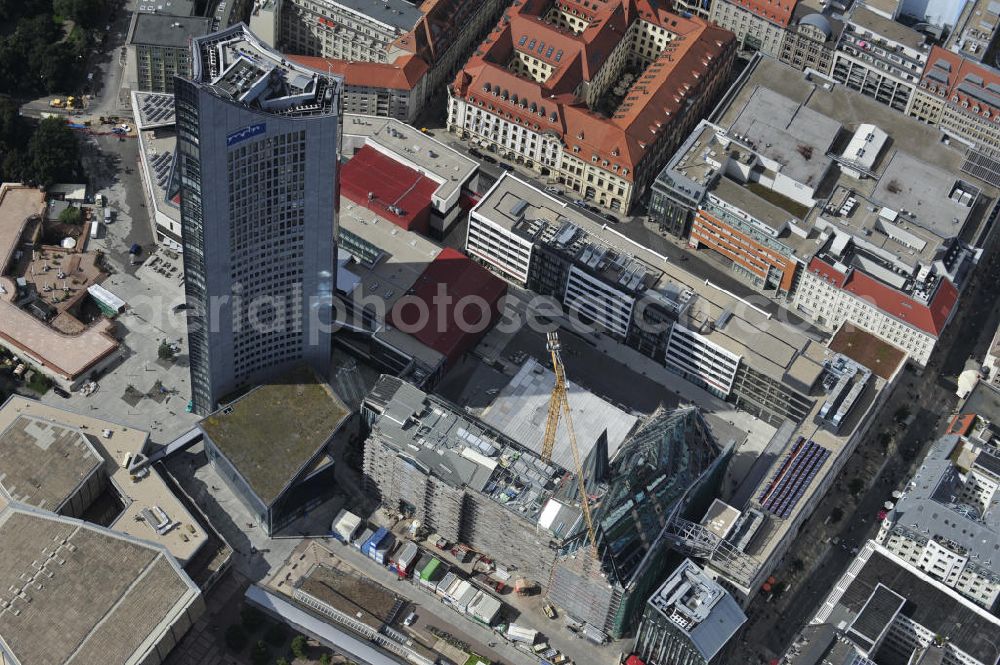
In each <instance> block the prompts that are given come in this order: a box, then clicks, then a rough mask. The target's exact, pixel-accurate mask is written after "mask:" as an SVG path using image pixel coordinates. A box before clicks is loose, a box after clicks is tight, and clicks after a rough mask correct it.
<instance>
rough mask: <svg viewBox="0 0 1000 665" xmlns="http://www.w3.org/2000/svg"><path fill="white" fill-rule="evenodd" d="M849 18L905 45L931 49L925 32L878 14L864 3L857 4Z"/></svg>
mask: <svg viewBox="0 0 1000 665" xmlns="http://www.w3.org/2000/svg"><path fill="white" fill-rule="evenodd" d="M849 20H850V22H851V23H855V24H857V25H860V26H863V27H865V28H867V29H869V30H871V31H872V32H875V33H878V34H880V35H882V36H883V37H885V38H887V39H891V40H892V41H894V42H898V43H900V44H902V45H903V46H909V47H910V48H912V49H916V50H918V51H925V52H926V51H928V50H929V49H930V47H929V46H927V45H926V41H927V38H926V37H924V35H923V33H920V32H917V31H916V30H914V29H913V28H910V27H907V26H905V25H903V24H902V23H900V22H898V21H893V20H891V19H887V18H886V17H884V16H882V15H881V14H876V13H875V12H873V11H872V10H870V9H868V8H867V7H865V6H864V5H862V4H857V5H855V9H854V11H853V12H852V13H851V17H850V19H849Z"/></svg>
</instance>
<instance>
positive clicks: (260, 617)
mask: <svg viewBox="0 0 1000 665" xmlns="http://www.w3.org/2000/svg"><path fill="white" fill-rule="evenodd" d="M163 344H166V341H164V342H163V343H162V344H160V347H161V348H162V347H163ZM172 353H173V350H171V354H172ZM171 357H172V356H171ZM265 618H266V617H265V616H264V613H263V612H261V611H260V610H258V609H257V608H256V607H250V606H249V605H246V606H244V607H243V609H241V610H240V621H241V622H242V623H243V627H244V628H246V629H247V630H248V631H249V632H251V633H255V632H257V631H258V630H260V629H261V627H263V625H264V620H265Z"/></svg>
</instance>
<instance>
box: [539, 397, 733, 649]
mask: <svg viewBox="0 0 1000 665" xmlns="http://www.w3.org/2000/svg"><path fill="white" fill-rule="evenodd" d="M727 453H728V451H727V450H723V449H721V447H720V446H719V444H718V443H717V442H716V439H715V437H714V436H713V435H712V433H711V431H710V429H709V426H708V424H707V423H706V422H705V420H704V418H702V416H701V412H700V411H699V410H698V409H697V408H695V407H683V408H678V409H674V410H664V409H661V410H659V411H657V412H656V413H654V414H653V415H652V416H650V417H649V419H647V420H646V422H645V423H644V424H643V425H642V426H641V427H640V428H639V430H638V431H637V432H636V433H635V434H633V435H632V436H631V437H630V438H629V439H628V440H626V441H625V443H624V444H623V445H622V447H621V448H620V449H619V450H618V452H617V453H616V454H615V456H614V458H613V459H612V460H611V463H610V465H609V467H610V468H609V471H608V474H607V477H605V478H596V479H590V482H589V483H588V488H589V487H595V489H594V490H593V491H592V494H591V496H590V501H591V510H592V512H593V521H594V530H595V535H596V538H597V550H598V553H599V561H595V559H594V556H593V553H592V551H593V550H592V548H591V547H589V546H588V543H586V542H585V541H586V539H587V538H588V535H587V534H586V532H585V531H583V530H582V529H580V530H576V531H575V532H574V533H573V535H572V536H571V537H570V538H567V539H566V540H565V541H564V542H563V543H562V545H561V547H560V556H559V557H558V558H557V561H556V564H555V566H554V567H553V569H552V575H551V580H550V583H549V588H548V597H549V600H550V601H551V602H552V603H554V604H555V605H557V606H559V607H561V608H563V610H564V611H565V612H567V613H568V614H569V615H571V616H573V617H575V618H577V619H579V620H581V621H584V622H586V623H587V624H589V625H590V626H593V627H595V628H597V629H598V630H600V631H602V632H604V633H607V634H608V635H610V636H612V637H614V638H619V637H621V636H622V635H624V634H625V633H627V632H629V631H630V630H631V629H632V628H633V627H634V625H635V623H636V621H637V620H638V618H639V617H640V615H641V614H642V609H643V606H644V604H645V602H646V599H647V598H649V596H650V594H652V593H653V591H654V590H655V589H656V588H657V586H659V584H660V583H661V582H662V581H663V577H664V575H665V573H666V571H667V566H666V564H667V558H668V557H669V556H671V551H672V550H671V548H670V545H671V544H673V543H674V539H673V538H672V537H671V532H672V527H673V522H674V520H675V518H677V517H684V516H687V515H690V514H698V515H700V514H701V513H702V512H704V506H705V505H706V501H707V500H710V498H711V494H712V493H713V491H714V489H715V487H716V486H717V485H718V480H719V476H720V475H721V472H722V469H723V467H724V460H725V458H726V457H727Z"/></svg>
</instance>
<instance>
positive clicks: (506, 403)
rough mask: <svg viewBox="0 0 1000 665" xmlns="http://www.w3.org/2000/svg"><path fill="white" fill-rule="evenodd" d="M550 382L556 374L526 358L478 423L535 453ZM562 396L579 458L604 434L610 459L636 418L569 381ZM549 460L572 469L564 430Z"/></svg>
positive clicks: (538, 449)
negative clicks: (566, 400)
mask: <svg viewBox="0 0 1000 665" xmlns="http://www.w3.org/2000/svg"><path fill="white" fill-rule="evenodd" d="M555 383H556V375H555V374H553V373H552V370H550V369H548V368H547V367H544V366H543V365H542V364H541V363H539V362H538V361H537V360H535V359H534V358H529V359H528V360H526V361H525V362H524V364H523V365H521V369H520V370H518V372H517V374H515V375H514V377H513V378H512V379H511V380H510V383H508V384H507V385H506V386H504V387H503V389H502V390H501V391H500V393H499V394H498V395H497V396H496V398H495V399H494V400H493V403H492V404H490V405H489V406H488V407H487V408H486V410H485V411H483V413H482V416H481V417H482V419H483V422H485V423H486V424H488V425H492V426H493V427H496V428H497V429H498V430H500V431H501V432H503V433H504V434H506V435H507V436H509V437H510V438H512V439H514V440H515V441H517V442H519V443H521V444H523V445H525V446H527V447H528V448H530V449H532V450H533V451H535V452H536V453H539V454H541V452H542V445H543V439H544V438H545V421H546V419H547V418H548V412H549V401H550V396H551V395H552V389H553V387H555ZM566 392H567V393H568V395H569V405H570V409H571V410H572V412H573V424H574V428H575V430H576V432H577V440H578V443H579V444H580V458H581V459H586V458H587V456H588V455H589V454H590V451H591V450H592V449H593V448H594V445H596V443H597V440H598V438H599V437H600V436H601V434H603V433H604V432H605V431H607V434H608V457H609V458H610V457H614V454H615V452H616V451H617V450H618V448H619V446H621V444H622V442H623V441H625V438H626V437H627V436H628V435H629V433H630V432H631V431H632V430H633V429H635V424H636V423H637V422H638V421H639V419H638V418H637V417H636V416H633V415H632V414H630V413H626V412H625V411H622V410H621V409H619V408H618V407H616V406H614V405H613V404H610V403H609V402H606V401H604V400H603V399H601V398H600V397H598V396H597V395H595V394H594V393H592V392H589V391H587V390H585V389H583V388H581V387H580V386H577V385H576V384H574V383H572V382H567V384H566ZM552 461H553V462H555V463H556V464H558V465H559V466H561V467H563V468H564V469H572V468H574V467H575V466H576V465H575V464H574V462H573V453H572V449H571V448H570V443H569V433H568V430H567V429H566V427H560V428H559V429H558V430H557V431H556V442H555V447H554V448H553V450H552Z"/></svg>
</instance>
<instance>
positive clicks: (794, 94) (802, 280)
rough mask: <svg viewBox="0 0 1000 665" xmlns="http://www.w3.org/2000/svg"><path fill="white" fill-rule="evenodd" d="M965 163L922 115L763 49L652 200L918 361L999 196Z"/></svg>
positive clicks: (746, 270)
mask: <svg viewBox="0 0 1000 665" xmlns="http://www.w3.org/2000/svg"><path fill="white" fill-rule="evenodd" d="M965 161H966V155H965V154H964V151H963V150H961V149H959V148H957V147H956V146H953V145H948V144H946V143H943V142H941V141H939V140H937V135H936V132H935V131H934V130H932V129H930V128H928V127H927V126H926V125H924V124H923V123H920V122H915V121H914V120H913V119H912V118H906V117H904V116H903V115H901V114H899V113H896V112H894V111H891V110H890V109H887V108H885V107H883V106H881V105H880V104H878V103H877V102H875V101H874V100H870V99H867V98H865V97H863V96H862V95H860V94H858V93H857V92H854V91H852V90H849V89H847V88H846V87H844V86H833V85H830V83H829V81H827V80H825V79H823V78H821V77H819V76H818V75H816V74H799V73H797V72H795V71H794V70H792V69H791V68H789V67H787V66H784V65H782V64H780V63H777V62H775V61H773V60H768V59H765V58H760V59H758V60H756V61H755V62H754V63H752V64H751V65H750V66H749V67H748V70H747V73H746V78H745V79H744V80H743V82H741V84H740V85H739V86H737V87H736V88H735V89H734V90H733V93H732V94H731V96H730V97H729V98H727V101H726V103H724V104H722V105H720V107H719V108H718V109H717V110H716V113H715V115H714V116H713V118H712V119H711V121H703V122H702V123H701V124H700V125H699V126H698V127H697V128H696V129H695V131H694V132H692V134H691V135H690V136H689V137H688V138H687V139H686V140H685V141H684V143H683V144H682V145H681V147H680V148H679V149H678V151H677V152H676V153H675V154H674V156H673V157H672V158H671V159H670V161H669V162H668V163H667V165H666V167H665V168H664V169H663V171H661V173H660V174H659V176H658V177H657V179H656V181H655V183H654V185H653V188H652V191H653V194H652V196H651V200H650V214H651V217H653V218H654V219H656V220H658V221H659V224H660V230H661V232H662V233H663V234H665V235H674V236H677V237H687V238H688V245H689V247H690V248H692V249H707V250H709V251H713V252H715V253H717V254H719V255H720V256H721V257H722V258H724V259H725V260H726V261H727V262H729V264H730V268H731V270H732V272H733V274H734V275H736V276H737V277H739V278H740V279H741V280H743V281H745V282H746V283H748V284H750V285H751V286H753V287H754V288H756V289H758V290H759V291H761V292H762V293H764V294H766V295H768V296H770V297H772V298H774V299H775V300H778V301H779V302H781V301H783V302H786V303H790V304H791V305H792V307H794V308H796V309H797V310H798V311H799V312H801V313H802V314H803V315H804V316H806V317H807V318H808V319H809V320H810V321H811V322H813V323H814V324H816V325H817V326H818V327H821V328H824V329H827V330H829V331H831V332H833V331H836V330H837V329H838V328H839V327H840V326H841V325H842V324H843V323H844V322H849V323H850V324H852V325H854V326H857V327H860V328H863V329H865V330H868V331H870V332H873V333H875V334H876V335H879V336H880V337H882V338H883V339H885V340H886V341H888V342H890V343H891V344H893V345H895V346H897V347H899V348H901V349H903V350H905V351H906V352H907V353H909V354H910V357H911V359H912V361H913V362H915V363H917V364H920V365H923V364H926V362H927V361H928V359H929V357H930V354H931V353H932V351H933V349H934V346H935V344H936V342H937V339H938V337H939V336H940V334H941V332H942V330H943V329H944V328H945V327H946V326H947V324H948V322H949V321H950V319H951V317H952V316H953V314H954V312H955V311H956V309H957V301H958V293H959V290H960V289H961V288H962V287H963V286H964V284H965V283H966V281H967V279H968V275H969V274H970V272H971V270H972V269H973V268H974V266H975V257H976V246H977V244H981V243H982V240H983V238H984V234H985V233H986V230H987V229H988V228H989V220H990V219H991V218H992V215H993V214H994V213H993V211H994V210H996V200H997V189H996V186H995V185H994V184H992V183H991V176H990V175H989V173H984V172H970V171H969V170H968V169H966V168H964V164H965ZM947 220H950V221H947Z"/></svg>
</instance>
